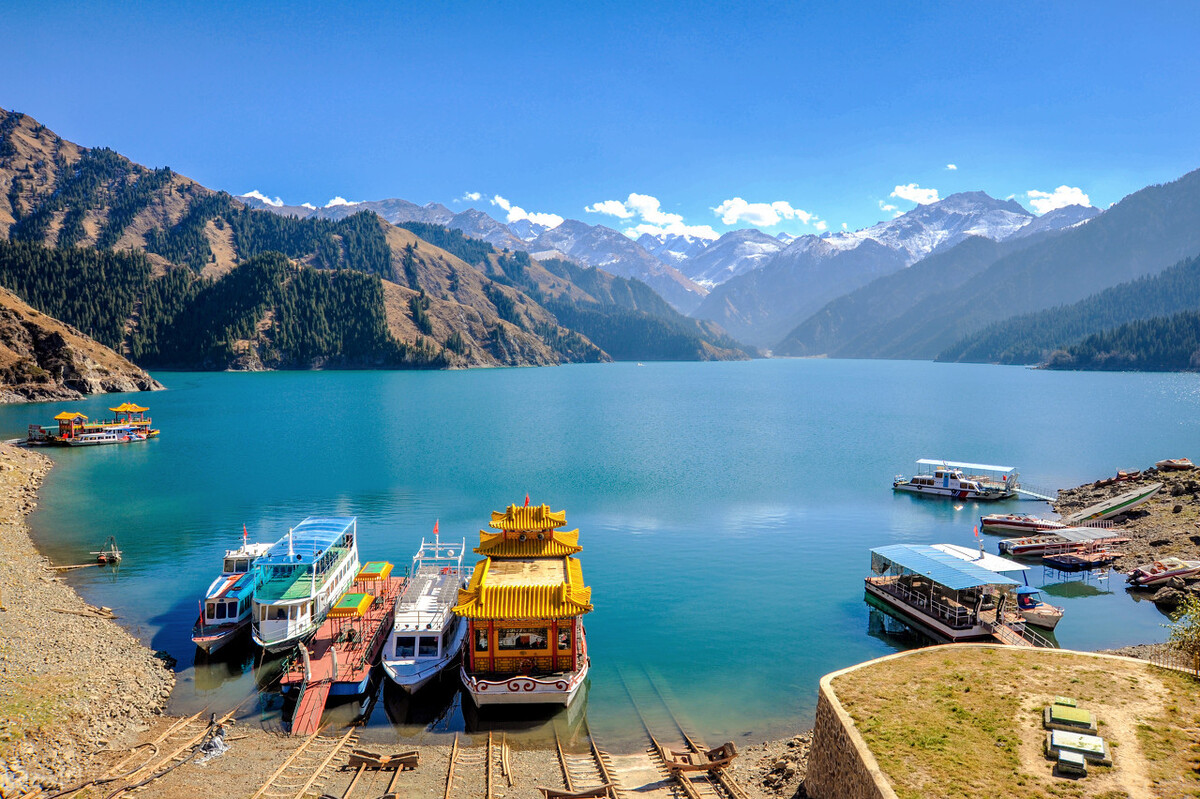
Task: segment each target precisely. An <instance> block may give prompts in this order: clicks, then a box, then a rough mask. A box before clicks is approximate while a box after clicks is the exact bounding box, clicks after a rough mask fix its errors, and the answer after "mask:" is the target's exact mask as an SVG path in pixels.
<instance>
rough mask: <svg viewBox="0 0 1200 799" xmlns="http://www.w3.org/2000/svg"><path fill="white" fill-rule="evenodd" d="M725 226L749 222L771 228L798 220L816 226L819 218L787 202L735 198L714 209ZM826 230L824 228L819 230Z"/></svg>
mask: <svg viewBox="0 0 1200 799" xmlns="http://www.w3.org/2000/svg"><path fill="white" fill-rule="evenodd" d="M712 210H713V213H715V214H716V215H717V216H719V217H720V218H721V223H722V224H725V225H736V224H737V223H739V222H749V223H750V224H751V225H759V226H761V227H771V226H773V225H778V224H779V223H780V222H782V221H783V220H785V219H798V220H800V221H801V222H803V223H804V224H806V225H809V224H811V225H816V224H817V223H818V221H819V217H818V216H817V215H816V214H811V213H809V212H808V211H805V210H803V209H800V208H793V207H792V205H791V203H789V202H787V201H785V200H776V201H775V202H772V203H751V202H746V201H745V200H743V199H742V198H741V197H733V198H731V199H728V200H726V201H725V202H723V203H721V204H720V205H718V206H717V207H716V208H714V209H712ZM817 229H818V230H824V228H820V227H818V228H817Z"/></svg>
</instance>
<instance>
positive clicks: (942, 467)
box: [892, 458, 1019, 501]
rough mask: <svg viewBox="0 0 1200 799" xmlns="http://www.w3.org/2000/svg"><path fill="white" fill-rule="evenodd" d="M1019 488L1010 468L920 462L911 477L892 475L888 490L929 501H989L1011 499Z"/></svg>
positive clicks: (1016, 476)
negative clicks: (918, 496) (932, 498)
mask: <svg viewBox="0 0 1200 799" xmlns="http://www.w3.org/2000/svg"><path fill="white" fill-rule="evenodd" d="M1018 488H1019V483H1018V475H1017V470H1016V469H1015V468H1013V467H1011V466H988V465H987V464H983V463H959V462H957V461H943V460H934V459H931V458H922V459H920V460H918V461H917V473H916V474H915V475H913V476H912V477H905V476H904V475H896V479H895V480H893V481H892V490H894V491H907V492H909V493H912V494H920V495H921V496H931V497H952V498H954V499H977V500H984V501H993V500H998V499H1011V498H1012V497H1014V496H1016V494H1017V489H1018Z"/></svg>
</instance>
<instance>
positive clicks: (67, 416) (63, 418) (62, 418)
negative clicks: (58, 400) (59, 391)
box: [54, 411, 87, 422]
mask: <svg viewBox="0 0 1200 799" xmlns="http://www.w3.org/2000/svg"><path fill="white" fill-rule="evenodd" d="M72 419H82V420H84V421H85V422H86V421H87V417H86V416H84V415H83V414H82V413H79V412H78V411H76V412H74V413H72V412H71V411H63V412H62V413H60V414H59V415H58V416H55V417H54V421H56V422H69V421H71V420H72Z"/></svg>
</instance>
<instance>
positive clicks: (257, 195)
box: [239, 189, 283, 208]
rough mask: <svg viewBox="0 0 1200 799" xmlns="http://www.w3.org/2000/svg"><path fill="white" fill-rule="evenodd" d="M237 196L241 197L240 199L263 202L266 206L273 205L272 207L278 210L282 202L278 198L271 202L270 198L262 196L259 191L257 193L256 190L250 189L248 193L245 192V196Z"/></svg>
mask: <svg viewBox="0 0 1200 799" xmlns="http://www.w3.org/2000/svg"><path fill="white" fill-rule="evenodd" d="M239 196H241V197H253V198H254V199H256V200H262V201H263V202H264V203H266V204H267V205H273V206H275V207H276V208H278V207H280V206H281V205H283V200H281V199H279V198H278V197H276V198H275V199H274V200H272V199H271V198H270V197H268V196H267V195H265V194H263V193H262V192H261V191H259V190H258V189H252V190H251V191H248V192H246V193H245V194H242V195H239Z"/></svg>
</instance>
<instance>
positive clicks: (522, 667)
mask: <svg viewBox="0 0 1200 799" xmlns="http://www.w3.org/2000/svg"><path fill="white" fill-rule="evenodd" d="M517 671H519V672H521V673H522V674H528V673H529V672H531V671H533V658H522V659H521V662H520V663H518V664H517Z"/></svg>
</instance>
